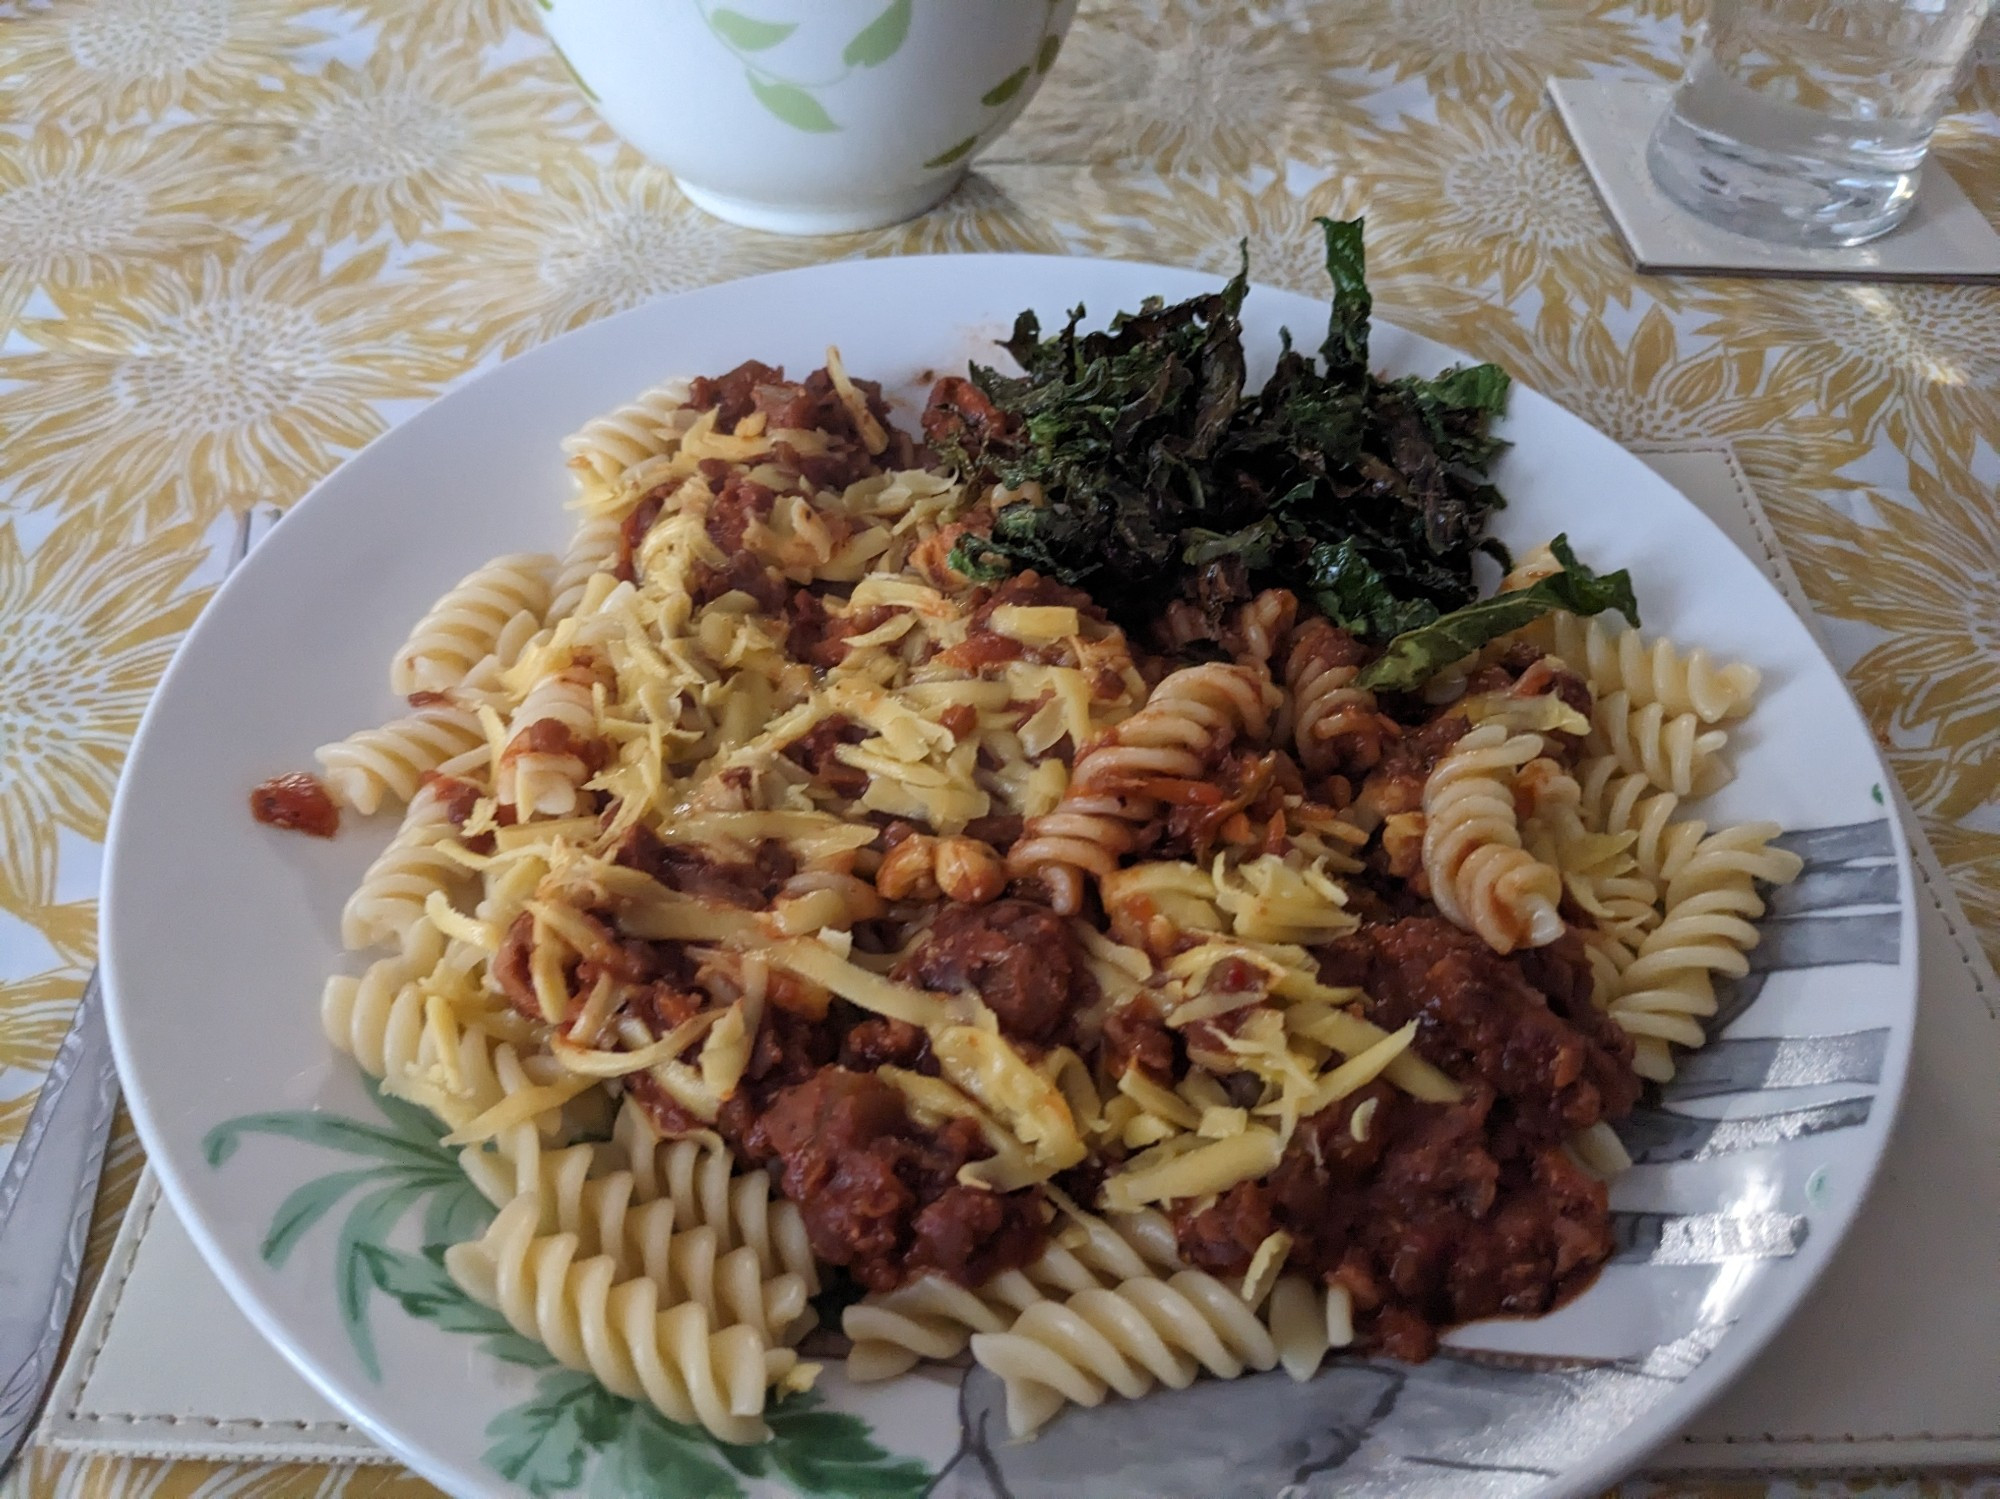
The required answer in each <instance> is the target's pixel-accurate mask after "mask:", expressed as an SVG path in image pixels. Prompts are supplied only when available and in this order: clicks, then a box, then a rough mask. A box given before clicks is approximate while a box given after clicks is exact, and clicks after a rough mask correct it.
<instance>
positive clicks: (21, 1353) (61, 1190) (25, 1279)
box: [0, 973, 118, 1471]
mask: <svg viewBox="0 0 2000 1499" xmlns="http://www.w3.org/2000/svg"><path fill="white" fill-rule="evenodd" d="M117 1107H118V1070H117V1068H116V1067H114V1066H113V1065H112V1060H111V1034H110V1032H109V1030H108V1029H107V1028H106V1026H105V1023H104V999H103V992H102V988H101V986H100V985H99V983H98V980H97V975H96V974H94V973H93V974H92V975H91V977H90V983H89V985H88V986H87V987H86V988H85V989H84V991H83V1000H82V1002H81V1003H80V1004H79V1005H78V1006H77V1014H76V1020H75V1022H74V1023H73V1024H72V1025H71V1026H70V1030H69V1034H68V1035H67V1036H64V1037H63V1041H62V1045H61V1046H60V1047H58V1048H57V1050H56V1058H55V1062H54V1064H53V1065H52V1066H51V1067H50V1068H49V1072H48V1076H47V1078H46V1079H45V1080H44V1081H43V1083H42V1096H41V1098H40V1099H38V1100H37V1101H36V1104H35V1110H34V1112H33V1113H32V1114H30V1115H29V1116H28V1127H27V1129H26V1130H25V1131H24V1132H23V1133H22V1136H21V1141H20V1144H19V1145H17V1146H16V1147H15V1149H14V1156H13V1159H11V1160H10V1161H8V1163H7V1173H6V1175H5V1176H4V1177H0V1471H4V1470H5V1469H6V1467H7V1466H8V1464H9V1463H10V1462H11V1461H12V1460H13V1457H14V1454H15V1453H16V1452H17V1451H18V1450H19V1449H20V1446H21V1444H22V1442H23V1441H24V1440H26V1438H27V1435H28V1429H29V1427H30V1426H31V1425H33V1423H34V1419H35V1413H36V1411H37V1410H38V1409H39V1408H40V1406H41V1401H42V1392H43V1391H44V1390H45V1389H47V1387H48V1383H49V1377H50V1376H51V1375H52V1374H53V1373H54V1372H55V1365H56V1356H57V1354H58V1353H60V1352H61V1351H62V1335H63V1327H64V1325H65V1324H66V1323H67V1321H68V1319H69V1308H70V1302H71V1301H72V1300H74V1299H75V1297H76V1285H77V1279H78V1277H79V1276H80V1275H81V1273H82V1270H83V1246H84V1241H85V1239H86V1238H88V1236H89V1234H90V1214H91V1209H92V1208H93V1207H94V1206H95V1205H96V1202H97V1177H98V1172H99V1171H100V1170H101V1169H102V1167H103V1165H104V1142H105V1138H106V1136H107V1135H109V1133H110V1131H111V1116H112V1115H113V1113H115V1112H116V1110H117Z"/></svg>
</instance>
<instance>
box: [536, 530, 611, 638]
mask: <svg viewBox="0 0 2000 1499" xmlns="http://www.w3.org/2000/svg"><path fill="white" fill-rule="evenodd" d="M623 529H624V521H623V519H622V518H621V517H620V516H617V515H590V516H585V517H584V519H583V520H582V521H581V522H579V523H578V525H577V528H576V531H575V534H573V535H572V536H571V537H570V541H569V546H568V547H567V548H565V549H564V551H563V555H562V564H561V566H560V567H558V568H557V570H556V579H555V584H554V586H553V587H552V589H551V590H550V594H549V607H548V613H547V614H546V616H544V617H545V619H546V622H547V623H549V624H552V625H553V624H557V623H559V622H560V621H562V620H565V619H568V618H569V617H570V616H571V615H572V614H574V613H576V611H577V606H578V605H580V604H581V603H582V602H583V596H584V594H585V592H586V591H588V589H589V588H590V580H591V579H592V578H594V577H596V576H597V575H598V574H599V573H607V574H608V573H612V572H615V571H616V570H617V568H618V561H619V556H620V549H621V546H622V543H623V534H622V533H623Z"/></svg>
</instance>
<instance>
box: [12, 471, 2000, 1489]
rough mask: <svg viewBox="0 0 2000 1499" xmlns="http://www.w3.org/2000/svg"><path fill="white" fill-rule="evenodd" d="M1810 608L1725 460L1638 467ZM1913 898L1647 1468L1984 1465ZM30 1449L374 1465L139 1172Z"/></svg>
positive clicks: (1941, 958)
mask: <svg viewBox="0 0 2000 1499" xmlns="http://www.w3.org/2000/svg"><path fill="white" fill-rule="evenodd" d="M1643 456H1645V458H1646V460H1647V461H1648V462H1649V463H1651V464H1652V465H1653V467H1654V468H1656V469H1658V470H1659V471H1660V472H1661V473H1662V474H1663V475H1664V476H1665V477H1666V478H1667V479H1669V480H1670V481H1671V482H1673V483H1674V484H1675V485H1676V486H1678V487H1679V488H1680V489H1681V491H1682V492H1683V493H1684V494H1686V495H1687V496H1688V497H1689V498H1690V499H1692V500H1693V501H1695V503H1696V504H1698V505H1700V506H1701V507H1702V509H1703V510H1705V511H1706V512H1707V513H1708V514H1709V515H1710V516H1712V517H1713V518H1714V519H1715V520H1716V521H1717V523H1719V524H1720V525H1721V526H1722V527H1723V529H1724V530H1725V531H1727V532H1728V533H1729V535H1730V536H1731V537H1732V538H1733V539H1734V540H1735V541H1736V542H1737V544H1738V545H1740V546H1741V547H1742V548H1743V549H1744V551H1745V552H1747V553H1748V554H1749V555H1750V556H1751V557H1752V558H1753V559H1754V560H1755V561H1756V562H1757V563H1758V565H1759V566H1761V567H1762V568H1764V570H1765V571H1766V572H1767V573H1768V574H1769V575H1770V576H1771V578H1772V580H1773V581H1774V582H1775V583H1777V585H1778V586H1779V588H1780V589H1782V590H1783V591H1784V593H1785V595H1786V597H1788V598H1789V599H1790V600H1791V601H1792V604H1793V606H1794V607H1795V608H1796V609H1797V610H1798V611H1799V613H1800V615H1801V616H1802V617H1804V618H1806V619H1807V620H1808V621H1810V619H1811V614H1810V611H1809V609H1808V607H1807V605H1806V602H1805V596H1804V594H1803V593H1802V592H1801V590H1800V588H1799V584H1798V579H1797V578H1796V576H1794V574H1793V573H1792V570H1791V566H1790V564H1789V563H1787V562H1786V561H1785V557H1784V553H1783V552H1782V551H1781V550H1780V549H1779V547H1778V543H1777V539H1776V537H1775V535H1774V534H1773V532H1772V530H1771V527H1770V523H1769V522H1768V520H1767V519H1766V518H1765V516H1764V513H1763V510H1762V508H1761V507H1760V506H1759V505H1758V503H1757V500H1756V497H1755V495H1754V494H1753V493H1752V491H1751V489H1750V486H1749V484H1748V482H1747V481H1746V480H1745V478H1744V475H1743V472H1742V470H1741V468H1740V467H1739V466H1738V465H1737V464H1736V461H1735V459H1734V457H1733V456H1732V455H1731V454H1730V452H1729V450H1728V449H1727V448H1726V447H1724V446H1722V445H1719V444H1718V445H1715V446H1697V447H1687V448H1678V449H1674V450H1671V451H1661V452H1653V453H1646V454H1644V455H1643ZM1904 825H1905V826H1906V827H1908V828H1909V829H1910V830H1911V835H1912V838H1913V841H1914V842H1915V844H1916V850H1917V860H1918V870H1919V876H1920V883H1921V887H1922V890H1923V893H1924V896H1925V897H1926V899H1925V901H1924V904H1923V909H1922V911H1921V913H1920V924H1921V927H1922V950H1923V978H1922V984H1923V989H1922V1000H1921V1004H1920V1007H1919V1018H1918V1026H1917V1041H1916V1052H1915V1056H1914V1059H1913V1061H1912V1064H1911V1074H1910V1099H1909V1102H1908V1104H1907V1105H1906V1106H1905V1108H1904V1111H1903V1117H1902V1121H1901V1123H1900V1125H1899V1126H1898V1129H1897V1132H1896V1135H1895V1138H1894V1139H1893V1141H1892V1142H1891V1144H1890V1146H1889V1154H1888V1158H1887V1161H1886V1162H1885V1164H1884V1167H1883V1172H1882V1177H1881V1180H1880V1181H1879V1183H1878V1184H1877V1186H1876V1188H1875V1193H1874V1196H1873V1197H1872V1198H1871V1200H1870V1201H1869V1203H1868V1205H1867V1207H1866V1209H1865V1210H1864V1212H1863V1213H1862V1215H1861V1218H1860V1221H1859V1222H1858V1223H1857V1224H1856V1226H1855V1228H1854V1230H1853V1232H1852V1234H1851V1235H1850V1236H1849V1239H1848V1242H1847V1244H1846V1246H1845V1247H1844V1248H1843V1249H1842V1251H1841V1253H1840V1255H1839V1257H1838V1258H1837V1259H1836V1260H1835V1261H1834V1263H1833V1264H1832V1266H1831V1267H1829V1269H1828V1271H1827V1273H1826V1275H1825V1277H1824V1279H1823V1280H1822V1281H1821V1282H1820V1285H1819V1287H1818V1289H1817V1290H1816V1292H1815V1293H1814V1295H1813V1297H1812V1298H1811V1300H1810V1301H1809V1302H1808V1303H1807V1304H1806V1305H1805V1306H1804V1307H1802V1308H1801V1309H1800V1311H1799V1313H1798V1315H1797V1316H1796V1317H1795V1318H1793V1319H1792V1321H1791V1323H1790V1324H1788V1326H1787V1327H1786V1329H1785V1331H1784V1332H1783V1333H1782V1334H1781V1335H1780V1336H1779V1338H1778V1339H1777V1341H1776V1342H1775V1343H1774V1344H1773V1345H1772V1346H1771V1348H1770V1349H1769V1350H1768V1351H1767V1352H1766V1354H1765V1355H1764V1357H1763V1358H1762V1359H1760V1360H1759V1361H1758V1362H1757V1364H1756V1365H1755V1366H1754V1367H1753V1368H1752V1370H1751V1371H1750V1372H1749V1373H1748V1374H1747V1375H1745V1376H1744V1378H1743V1379H1742V1380H1741V1381H1739V1382H1738V1383H1737V1384H1735V1385H1734V1386H1732V1387H1731V1388H1730V1389H1729V1390H1728V1391H1727V1392H1726V1393H1725V1394H1724V1395H1723V1396H1722V1397H1721V1398H1720V1399H1719V1400H1718V1401H1717V1402H1716V1404H1715V1405H1714V1406H1713V1407H1712V1408H1711V1409H1710V1410H1708V1411H1707V1412H1705V1413H1704V1414H1703V1416H1702V1417H1701V1418H1700V1419H1699V1420H1698V1421H1696V1422H1695V1423H1694V1425H1693V1426H1692V1427H1691V1428H1690V1430H1689V1431H1688V1432H1687V1433H1686V1434H1685V1435H1683V1436H1682V1437H1681V1438H1679V1440H1678V1441H1676V1442H1674V1443H1671V1444H1669V1445H1668V1446H1667V1447H1665V1448H1664V1449H1662V1450H1661V1452H1660V1453H1659V1454H1657V1456H1656V1458H1655V1461H1654V1467H1655V1468H1656V1469H1657V1470H1660V1471H1676V1470H1681V1471H1688V1470H1704V1471H1717V1470H1729V1469H1735V1470H1748V1469H1773V1468H1793V1469H1883V1468H1902V1469H1907V1468H1913V1467H1925V1466H1960V1465H1974V1464H1982V1465H1984V1464H1995V1465H2000V1089H1996V1088H1995V1087H1994V1086H1993V1079H1994V1077H1995V1076H1996V1075H2000V982H1996V980H1995V977H1994V974H1993V970H1992V968H1991V967H1990V966H1989V965H1988V964H1987V962H1986V959H1985V956H1984V955H1983V953H1981V951H1980V949H1979V946H1978V944H1977V942H1976V941H1975V939H1974V938H1973V935H1972V932H1971V929H1970V927H1969V926H1968V925H1967V923H1966V920H1965V916H1964V913H1963V912H1962V911H1961V910H1960V909H1959V906H1958V902H1957V900H1956V898H1955V897H1954V896H1953V895H1952V893H1951V890H1950V887H1949V885H1948V884H1947V882H1946V880H1945V878H1944V874H1943V871H1942V870H1941V869H1940V868H1939V867H1938V863H1937V859H1936V857H1935V855H1933V854H1932V853H1931V851H1930V848H1929V846H1928V844H1926V843H1925V842H1924V840H1923V837H1922V834H1921V832H1920V831H1919V830H1918V829H1917V826H1916V823H1915V821H1914V820H1913V819H1911V818H1910V817H1909V816H1908V815H1907V813H1906V814H1905V821H1904ZM41 1439H42V1440H43V1441H46V1442H48V1443H50V1444H51V1445H54V1446H57V1447H62V1448H67V1449H73V1450H90V1451H112V1452H118V1453H122V1454H125V1455H128V1456H163V1457H178V1458H214V1459H233V1460H237V1461H242V1460H246V1459H288V1460H289V1459H304V1460H317V1461H323V1462H388V1461H390V1459H389V1458H388V1456H387V1455H386V1454H384V1453H382V1452H381V1451H379V1450H378V1449H377V1448H375V1447H374V1446H373V1445H372V1444H371V1443H370V1442H369V1440H368V1439H367V1437H366V1436H365V1435H363V1434H362V1433H361V1432H359V1431H358V1430H356V1429H355V1428H354V1427H353V1426H351V1425H350V1424H349V1423H347V1422H346V1421H345V1420H343V1419H342V1417H341V1414H340V1412H339V1411H338V1410H337V1409H335V1408H334V1407H333V1406H332V1405H330V1404H329V1403H328V1402H327V1401H326V1400H325V1399H324V1398H323V1397H321V1396H320V1395H319V1394H318V1393H317V1392H315V1391H314V1390H313V1389H312V1388H311V1387H310V1386H309V1385H308V1384H307V1383H306V1382H305V1380H304V1379H303V1378H301V1377H300V1376H299V1375H298V1374H297V1373H295V1372H294V1371H293V1370H292V1369H291V1367H290V1366H289V1365H288V1364H287V1363H286V1362H285V1360H284V1358H283V1357H282V1356H281V1355H280V1354H279V1353H278V1352H277V1351H276V1350H275V1349H273V1348H272V1347H271V1346H270V1345H268V1344H267V1343H265V1342H264V1340H263V1339H262V1338H261V1337H260V1336H259V1335H258V1333H257V1332H256V1330H255V1329H254V1328H252V1327H251V1326H250V1324H249V1323H248V1322H247V1321H246V1320H245V1319H244V1317H243V1315H242V1314H241V1313H240V1312H238V1311H237V1310H236V1309H235V1307H234V1305H233V1304H232V1303H231V1302H230V1300H229V1298H228V1296H227V1294H226V1293H225V1292H224V1291H223V1290H222V1288H221V1286H220V1285H218V1284H217V1283H216V1281H215V1279H214V1277H213V1276H211V1275H210V1274H209V1272H208V1270H207V1268H206V1266H204V1265H203V1263H202V1261H201V1258H200V1256H199V1254H198V1253H197V1252H196V1250H195V1248H194V1245H193V1244H192V1242H190V1240H189V1239H188V1236H187V1232H186V1230H185V1229H183V1228H182V1226H181V1225H180V1223H179V1222H178V1221H176V1219H175V1218H174V1216H173V1212H172V1210H171V1209H170V1208H168V1207H167V1206H166V1204H165V1203H164V1202H163V1201H162V1200H161V1199H160V1197H159V1193H158V1189H157V1186H156V1185H155V1184H154V1183H153V1181H152V1179H151V1177H150V1175H149V1176H148V1177H147V1178H145V1179H144V1180H143V1181H142V1183H141V1185H140V1188H139V1191H138V1194H137V1196H136V1197H135V1198H134V1200H133V1204H132V1208H131V1211H130V1213H129V1214H128V1215H127V1218H126V1222H125V1225H124V1229H123V1231H122V1232H121V1234H120V1236H119V1239H118V1242H117V1245H116V1247H115V1248H114V1249H113V1251H112V1255H111V1260H110V1263H109V1264H108V1266H107V1267H106V1270H105V1274H104V1278H103V1280H102V1282H101V1283H100V1284H99V1287H98V1290H97V1294H96V1296H95V1297H94V1298H93V1300H92V1302H91V1305H90V1309H89V1311H88V1313H87V1315H86V1317H85V1321H84V1325H83V1328H82V1330H81V1333H80V1335H79V1337H78V1338H77V1341H76V1345H75V1349H74V1351H73V1352H72V1354H71V1356H70V1359H69V1362H68V1364H67V1365H66V1366H65V1367H64V1369H63V1372H62V1374H61V1376H60V1377H59V1379H58V1380H57V1382H56V1386H55V1388H54V1390H53V1391H52V1393H51V1396H50V1400H49V1405H48V1409H47V1412H46V1414H45V1415H44V1417H43V1426H42V1431H41Z"/></svg>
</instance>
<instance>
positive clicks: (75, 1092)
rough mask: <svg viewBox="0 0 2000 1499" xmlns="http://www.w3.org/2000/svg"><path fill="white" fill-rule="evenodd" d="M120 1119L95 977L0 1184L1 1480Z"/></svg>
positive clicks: (253, 522) (50, 1370) (35, 1391)
mask: <svg viewBox="0 0 2000 1499" xmlns="http://www.w3.org/2000/svg"><path fill="white" fill-rule="evenodd" d="M281 513H282V512H280V511H279V510H278V509H277V508H276V507H274V506H270V505H258V506H256V507H254V508H253V509H250V510H246V511H244V512H243V514H242V515H241V516H240V517H239V518H238V521H237V527H236V536H235V540H234V543H233V544H232V545H231V547H230V551H229V558H228V565H227V569H226V571H229V572H233V571H234V570H235V568H236V565H237V563H239V562H241V561H242V560H243V559H244V558H245V557H246V556H248V555H249V553H250V548H251V547H252V546H254V545H256V543H257V542H258V541H259V540H260V539H261V538H262V537H263V536H264V535H265V534H266V533H267V532H269V530H270V529H271V527H272V526H273V525H275V524H276V523H277V521H278V518H279V516H280V515H281ZM117 1109H118V1070H117V1068H116V1066H115V1065H114V1064H113V1062H112V1058H111V1033H110V1031H109V1030H108V1029H107V1028H106V1026H105V1022H104V995H103V986H102V985H101V984H100V983H99V981H98V976H97V974H96V972H95V971H93V972H92V973H91V975H90V982H89V983H88V984H87V985H85V987H84V991H83V1000H82V1002H81V1003H79V1004H78V1005H77V1008H76V1019H75V1020H74V1021H72V1022H71V1024H70V1029H69V1034H68V1035H66V1036H64V1037H63V1040H62V1045H61V1046H60V1047H58V1048H57V1049H56V1058H55V1061H54V1063H53V1064H52V1065H51V1066H50V1068H49V1072H48V1076H47V1077H46V1078H44V1079H43V1080H42V1092H41V1097H39V1098H38V1099H36V1100H35V1107H34V1111H33V1112H32V1113H30V1114H29V1115H28V1125H27V1128H26V1129H25V1130H23V1131H22V1133H21V1140H20V1143H19V1144H18V1145H16V1146H15V1148H14V1154H13V1157H12V1159H10V1160H9V1161H8V1162H7V1171H6V1174H5V1175H4V1176H0V1473H5V1472H6V1470H7V1467H8V1465H9V1464H10V1463H11V1462H12V1461H13V1459H14V1456H15V1454H16V1453H18V1452H19V1451H20V1449H21V1445H22V1443H23V1442H25V1441H26V1440H27V1437H28V1431H29V1429H30V1428H31V1427H32V1426H33V1425H34V1420H35V1414H36V1412H37V1411H38V1410H39V1409H40V1408H41V1403H42V1393H43V1391H45V1390H46V1389H47V1388H48V1384H49V1380H50V1378H51V1377H52V1376H53V1375H54V1374H55V1367H56V1355H57V1354H58V1353H60V1352H61V1351H62V1335H63V1328H64V1327H65V1326H66V1325H67V1324H68V1321H69V1309H70V1303H71V1302H72V1301H74V1300H75V1299H76V1286H77V1280H78V1278H79V1277H80V1276H81V1275H82V1273H83V1247H84V1243H85V1241H86V1240H87V1239H88V1238H89V1235H90V1215H91V1210H92V1209H93V1208H94V1207H95V1206H96V1204H97V1178H98V1174H99V1172H100V1171H101V1170H102V1169H103V1166H104V1142H105V1139H106V1137H107V1136H108V1135H109V1134H110V1132H111V1119H112V1116H113V1115H114V1114H115V1113H116V1112H117Z"/></svg>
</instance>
